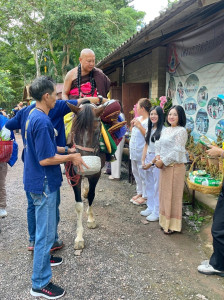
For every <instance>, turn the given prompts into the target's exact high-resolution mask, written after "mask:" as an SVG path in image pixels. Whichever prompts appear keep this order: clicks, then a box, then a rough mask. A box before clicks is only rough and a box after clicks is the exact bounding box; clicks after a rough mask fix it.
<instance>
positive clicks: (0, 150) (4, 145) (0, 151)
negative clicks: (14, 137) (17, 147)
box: [0, 141, 13, 162]
mask: <svg viewBox="0 0 224 300" xmlns="http://www.w3.org/2000/svg"><path fill="white" fill-rule="evenodd" d="M12 150H13V141H0V162H8V161H9V160H10V157H11V155H12Z"/></svg>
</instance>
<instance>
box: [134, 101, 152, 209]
mask: <svg viewBox="0 0 224 300" xmlns="http://www.w3.org/2000/svg"><path fill="white" fill-rule="evenodd" d="M150 108H151V103H150V100H149V99H147V98H141V99H139V101H138V103H137V113H138V115H139V117H137V118H134V119H133V120H132V121H131V139H130V142H129V152H130V159H131V167H132V173H133V175H134V178H135V182H136V191H137V195H135V196H134V197H132V198H131V200H130V201H131V202H132V203H134V204H136V205H142V204H144V203H145V202H146V198H147V196H146V192H145V174H144V170H143V169H142V162H141V161H142V151H143V147H144V145H145V133H146V129H147V128H148V118H149V111H150Z"/></svg>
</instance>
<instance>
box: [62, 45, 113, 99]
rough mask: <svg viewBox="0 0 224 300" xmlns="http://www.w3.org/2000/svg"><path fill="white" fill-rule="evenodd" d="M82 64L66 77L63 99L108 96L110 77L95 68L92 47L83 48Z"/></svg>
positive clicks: (80, 60) (80, 58)
mask: <svg viewBox="0 0 224 300" xmlns="http://www.w3.org/2000/svg"><path fill="white" fill-rule="evenodd" d="M79 62H80V64H79V65H78V66H77V67H75V68H74V69H72V70H71V71H69V72H68V73H67V75H66V77H65V81H64V87H63V90H62V99H64V100H66V99H78V98H85V97H97V96H98V95H100V96H103V97H104V98H106V97H107V93H108V92H109V88H110V79H109V78H108V77H107V76H106V75H105V74H104V73H103V71H102V70H100V69H98V68H95V54H94V52H93V51H92V50H91V49H83V50H82V51H81V53H80V57H79Z"/></svg>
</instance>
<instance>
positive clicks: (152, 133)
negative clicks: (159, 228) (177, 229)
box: [140, 106, 164, 222]
mask: <svg viewBox="0 0 224 300" xmlns="http://www.w3.org/2000/svg"><path fill="white" fill-rule="evenodd" d="M163 122H164V116H163V110H162V108H161V107H160V106H156V107H153V108H152V109H151V110H150V114H149V122H148V132H147V133H146V138H145V146H144V149H143V154H142V168H143V170H146V171H145V181H146V195H147V208H146V209H145V210H143V211H141V213H140V214H141V215H142V216H144V217H146V220H147V221H150V222H154V221H158V220H159V174H160V170H159V169H158V168H156V167H154V163H153V161H154V160H155V141H158V140H159V138H160V135H161V132H162V130H163V128H164V127H163Z"/></svg>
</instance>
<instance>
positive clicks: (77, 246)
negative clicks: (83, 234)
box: [74, 241, 84, 250]
mask: <svg viewBox="0 0 224 300" xmlns="http://www.w3.org/2000/svg"><path fill="white" fill-rule="evenodd" d="M83 248H84V241H75V245H74V249H75V250H81V249H83Z"/></svg>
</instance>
